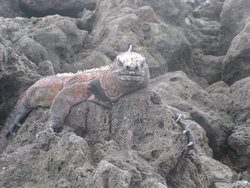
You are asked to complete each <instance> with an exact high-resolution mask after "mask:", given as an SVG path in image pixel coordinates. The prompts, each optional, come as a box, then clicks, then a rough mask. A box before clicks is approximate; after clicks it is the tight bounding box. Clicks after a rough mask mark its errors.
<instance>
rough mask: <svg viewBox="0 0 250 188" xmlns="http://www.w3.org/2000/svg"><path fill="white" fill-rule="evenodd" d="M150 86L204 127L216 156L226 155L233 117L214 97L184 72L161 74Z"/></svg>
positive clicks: (163, 98)
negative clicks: (227, 139) (220, 106)
mask: <svg viewBox="0 0 250 188" xmlns="http://www.w3.org/2000/svg"><path fill="white" fill-rule="evenodd" d="M151 88H153V89H154V90H155V91H157V93H159V95H160V96H161V98H162V100H163V101H164V102H166V103H167V104H168V105H170V106H173V107H175V108H177V109H179V110H181V111H182V112H183V113H185V116H186V118H187V119H190V120H193V121H195V122H196V123H198V124H199V125H200V126H202V127H203V129H205V131H206V134H207V136H208V138H209V145H210V147H212V149H213V151H214V155H215V156H216V157H220V156H221V155H223V152H224V149H223V148H225V145H224V144H225V141H226V138H227V135H228V134H229V132H230V131H231V130H232V128H233V126H234V124H233V123H232V122H231V119H230V117H229V116H228V115H227V114H226V113H225V112H223V111H221V110H220V109H219V107H218V106H217V103H216V102H215V101H214V98H213V97H212V96H210V95H209V94H208V93H207V92H206V91H205V90H203V89H202V88H201V87H200V86H198V85H197V84H196V83H194V82H193V81H192V80H190V79H189V78H188V77H187V75H186V74H184V73H183V72H173V73H167V74H165V75H162V76H159V77H157V78H155V79H154V80H152V81H151ZM225 122H227V123H225Z"/></svg>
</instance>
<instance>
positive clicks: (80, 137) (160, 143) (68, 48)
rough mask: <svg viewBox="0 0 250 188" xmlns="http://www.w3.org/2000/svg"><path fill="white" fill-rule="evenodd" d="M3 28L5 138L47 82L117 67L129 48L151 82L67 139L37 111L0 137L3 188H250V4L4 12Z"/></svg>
mask: <svg viewBox="0 0 250 188" xmlns="http://www.w3.org/2000/svg"><path fill="white" fill-rule="evenodd" d="M0 16H1V17H0V87H1V88H0V115H1V116H0V126H1V127H0V129H3V127H4V121H5V120H6V118H7V116H8V114H9V113H10V112H11V110H12V108H13V107H14V105H15V103H16V101H17V99H18V97H19V96H20V95H21V94H22V93H23V92H24V90H25V89H27V88H28V87H29V86H30V85H32V84H33V83H34V82H35V81H37V80H38V79H39V78H41V77H43V76H47V75H53V74H56V73H60V72H76V71H77V70H83V69H88V68H93V67H98V66H101V65H106V64H110V63H111V62H112V61H113V59H114V58H115V56H116V55H117V54H118V53H119V52H123V51H126V50H127V49H128V46H129V45H130V44H132V45H133V50H134V51H135V52H138V53H141V54H143V55H144V56H145V57H146V58H147V61H148V64H149V66H150V73H151V77H152V79H151V83H150V86H149V88H147V89H143V90H139V91H137V92H134V93H131V94H129V95H127V96H124V97H122V98H120V100H119V101H118V102H117V103H116V104H114V106H113V107H112V109H111V110H108V109H105V108H103V107H101V106H98V105H96V104H93V103H90V102H87V103H81V104H78V105H76V106H75V107H73V108H72V110H71V112H70V114H69V116H68V117H67V119H66V120H65V129H64V130H63V131H62V132H60V133H57V134H54V133H51V132H49V131H44V130H45V128H46V122H47V119H48V109H46V108H38V109H35V110H33V111H32V112H31V113H30V114H29V116H28V117H27V118H26V119H25V120H24V121H23V122H22V123H23V126H22V127H21V128H19V129H18V131H17V133H16V135H15V136H13V137H12V138H11V140H10V141H6V140H4V138H3V137H0V140H1V143H0V147H1V145H4V144H5V143H7V144H8V145H7V147H6V148H5V149H4V151H3V152H2V153H1V154H0V187H1V188H2V187H3V188H13V187H18V188H29V187H32V188H33V187H36V188H47V187H57V188H77V187H89V188H92V187H93V188H95V187H96V188H102V187H105V188H116V187H117V188H137V187H138V188H167V187H168V188H249V187H250V182H249V181H250V111H249V109H250V92H249V91H250V63H249V62H250V55H249V54H250V45H249V43H250V1H249V0H241V1H232V0H210V1H205V0H158V1H151V0H68V1H60V0H54V1H50V0H44V1H36V0H1V1H0ZM169 108H174V109H176V110H178V111H179V112H181V113H182V114H183V115H184V118H185V122H186V123H187V125H188V128H189V129H190V130H191V131H192V133H193V135H194V137H195V140H196V145H197V148H198V153H197V154H195V153H194V152H191V153H190V152H189V150H188V148H187V147H186V145H187V143H188V140H187V138H186V136H185V135H183V134H182V130H181V128H180V126H179V125H178V124H176V123H175V121H174V119H173V118H172V117H171V114H170V113H169V111H168V109H169ZM41 131H42V133H41V134H40V136H39V137H36V133H37V132H41Z"/></svg>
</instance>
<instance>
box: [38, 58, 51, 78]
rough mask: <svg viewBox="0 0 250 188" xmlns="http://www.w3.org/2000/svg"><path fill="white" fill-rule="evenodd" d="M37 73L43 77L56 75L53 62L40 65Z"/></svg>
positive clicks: (44, 62)
mask: <svg viewBox="0 0 250 188" xmlns="http://www.w3.org/2000/svg"><path fill="white" fill-rule="evenodd" d="M37 73H38V74H40V75H42V76H50V75H54V74H55V72H54V69H53V64H52V62H51V61H43V62H40V63H39V64H38V67H37Z"/></svg>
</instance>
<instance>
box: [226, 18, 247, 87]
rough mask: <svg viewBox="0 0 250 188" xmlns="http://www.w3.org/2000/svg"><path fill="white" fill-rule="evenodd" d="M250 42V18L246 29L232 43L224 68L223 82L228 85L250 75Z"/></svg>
mask: <svg viewBox="0 0 250 188" xmlns="http://www.w3.org/2000/svg"><path fill="white" fill-rule="evenodd" d="M249 40H250V18H249V19H247V20H246V25H245V27H244V29H242V31H241V32H240V33H239V34H238V35H237V36H236V37H234V39H233V40H232V42H231V45H230V47H229V49H228V51H227V54H226V56H225V59H224V61H223V67H222V80H224V81H225V82H226V83H228V84H233V83H234V82H235V81H237V80H240V79H242V78H245V77H247V76H249V75H250V73H249V72H250V66H249V63H248V62H249V60H250V57H249V53H248V52H249V50H250V47H249V45H248V41H249Z"/></svg>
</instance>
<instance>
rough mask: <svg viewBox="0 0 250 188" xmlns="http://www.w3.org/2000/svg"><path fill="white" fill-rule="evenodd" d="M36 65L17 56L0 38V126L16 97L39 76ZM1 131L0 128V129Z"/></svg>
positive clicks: (11, 47)
mask: <svg viewBox="0 0 250 188" xmlns="http://www.w3.org/2000/svg"><path fill="white" fill-rule="evenodd" d="M36 68H37V67H36V65H35V64H34V63H32V62H31V61H29V60H28V59H27V58H26V57H25V56H20V55H18V53H17V51H16V50H15V48H14V46H13V45H11V43H10V42H9V41H7V40H5V39H4V38H2V37H1V36H0V72H1V74H0V91H1V92H0V101H1V104H0V114H1V117H0V124H1V125H3V122H4V120H5V119H6V118H7V114H9V113H10V111H11V109H12V108H13V107H14V105H15V103H16V101H17V100H18V97H19V96H20V95H21V94H22V93H23V92H24V91H25V89H27V88H28V87H29V86H30V85H31V84H33V83H34V82H35V81H37V80H38V79H39V78H40V76H39V75H38V74H37V72H36ZM0 129H1V128H0Z"/></svg>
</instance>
